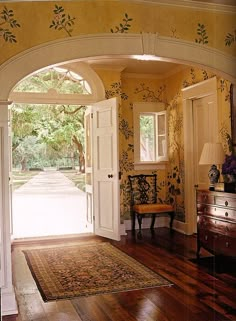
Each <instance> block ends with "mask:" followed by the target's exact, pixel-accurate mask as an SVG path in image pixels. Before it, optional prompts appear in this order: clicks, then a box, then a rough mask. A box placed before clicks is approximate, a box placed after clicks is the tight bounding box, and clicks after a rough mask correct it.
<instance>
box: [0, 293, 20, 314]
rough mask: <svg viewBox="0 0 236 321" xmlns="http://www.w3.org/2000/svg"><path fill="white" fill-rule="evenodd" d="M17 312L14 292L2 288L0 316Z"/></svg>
mask: <svg viewBox="0 0 236 321" xmlns="http://www.w3.org/2000/svg"><path fill="white" fill-rule="evenodd" d="M14 314H18V308H17V303H16V297H15V292H14V290H13V289H12V291H9V289H4V288H2V316H4V315H14Z"/></svg>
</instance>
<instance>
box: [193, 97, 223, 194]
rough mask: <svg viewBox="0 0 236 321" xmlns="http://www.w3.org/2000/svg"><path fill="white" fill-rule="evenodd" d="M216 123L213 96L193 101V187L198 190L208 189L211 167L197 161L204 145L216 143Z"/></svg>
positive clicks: (214, 98)
mask: <svg viewBox="0 0 236 321" xmlns="http://www.w3.org/2000/svg"><path fill="white" fill-rule="evenodd" d="M217 123H218V117H217V100H216V95H215V94H212V95H209V96H206V97H203V98H199V99H196V100H194V101H193V129H194V135H193V137H194V176H195V185H196V187H197V188H198V189H208V188H209V184H210V183H209V178H208V172H209V169H210V167H211V165H199V160H200V157H201V153H202V149H203V146H204V144H205V143H206V142H210V143H213V142H217V141H218V126H217ZM212 165H213V164H212Z"/></svg>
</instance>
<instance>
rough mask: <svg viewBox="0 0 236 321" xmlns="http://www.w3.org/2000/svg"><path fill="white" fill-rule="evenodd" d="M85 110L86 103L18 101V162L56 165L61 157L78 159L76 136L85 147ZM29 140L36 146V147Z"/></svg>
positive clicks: (15, 147)
mask: <svg viewBox="0 0 236 321" xmlns="http://www.w3.org/2000/svg"><path fill="white" fill-rule="evenodd" d="M84 110H85V107H80V108H78V106H66V107H65V106H64V107H63V106H61V105H20V104H17V105H15V106H14V107H13V108H12V130H13V133H14V134H13V163H14V166H19V164H20V163H21V161H22V159H24V161H25V162H26V165H27V167H30V166H33V167H43V166H55V165H57V164H58V163H59V159H70V161H71V160H72V158H77V159H78V156H79V151H78V148H77V146H76V145H75V144H74V138H75V137H76V138H77V140H78V141H79V142H80V143H81V146H82V147H83V149H84V125H83V119H84ZM70 113H72V114H70ZM28 144H30V146H33V148H32V150H31V149H30V147H29V146H28ZM77 163H78V161H77ZM61 165H68V164H67V162H64V164H61Z"/></svg>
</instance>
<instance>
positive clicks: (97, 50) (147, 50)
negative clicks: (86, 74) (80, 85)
mask: <svg viewBox="0 0 236 321" xmlns="http://www.w3.org/2000/svg"><path fill="white" fill-rule="evenodd" d="M143 54H148V55H154V56H158V57H162V58H161V59H163V61H170V62H178V63H183V64H188V65H195V66H200V67H203V68H207V69H210V70H212V71H214V72H216V73H217V74H219V75H221V76H222V77H224V78H226V79H228V80H229V81H231V82H233V83H236V61H235V58H233V57H231V56H228V55H226V54H224V53H222V52H219V51H218V50H215V49H212V48H208V47H203V46H199V45H198V44H195V43H192V42H188V41H183V40H180V39H176V38H168V37H160V36H158V35H156V34H133V35H132V34H100V35H87V36H79V37H73V38H67V39H63V40H58V41H54V42H50V43H46V44H43V45H39V46H37V47H34V48H31V49H29V50H27V51H25V52H23V53H20V54H19V55H17V56H15V57H12V58H11V59H9V60H8V61H6V62H5V63H4V64H2V65H1V66H0V88H1V92H0V105H1V108H0V136H1V142H2V144H1V151H0V158H1V170H0V179H1V182H0V190H1V195H3V199H2V202H1V203H2V206H1V208H0V211H1V213H2V217H1V220H2V222H1V223H2V224H1V225H2V229H3V233H2V234H3V238H2V249H3V251H2V260H1V263H2V265H1V273H2V284H1V285H2V294H3V306H4V310H5V311H4V313H6V314H14V313H16V311H17V306H16V301H15V295H14V290H13V286H12V276H11V274H12V271H11V248H10V246H11V239H10V218H9V202H8V200H9V191H8V172H9V168H8V164H9V163H8V105H9V104H10V101H9V99H10V98H9V97H10V93H11V90H12V89H13V88H14V86H15V85H16V84H17V83H18V82H19V81H20V80H21V79H23V78H24V77H26V76H28V75H30V74H32V73H34V72H35V71H37V70H40V69H44V68H46V67H48V66H51V65H58V64H64V63H66V62H68V61H70V62H73V61H77V60H80V61H83V60H86V59H87V58H88V57H96V56H99V57H106V56H110V55H118V56H129V57H132V55H143ZM94 76H95V75H94ZM96 77H97V76H95V78H96ZM95 78H94V79H95ZM95 82H96V84H94V94H95V96H94V99H95V100H96V101H98V100H102V99H104V90H103V89H102V86H101V85H102V84H101V81H100V80H99V78H98V77H97V78H96V80H95ZM186 218H187V220H188V217H186Z"/></svg>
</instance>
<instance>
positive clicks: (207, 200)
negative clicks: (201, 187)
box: [196, 192, 215, 204]
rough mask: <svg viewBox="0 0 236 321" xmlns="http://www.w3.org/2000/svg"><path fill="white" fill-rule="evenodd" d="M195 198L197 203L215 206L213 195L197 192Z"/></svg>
mask: <svg viewBox="0 0 236 321" xmlns="http://www.w3.org/2000/svg"><path fill="white" fill-rule="evenodd" d="M196 197H197V203H203V204H215V197H214V195H213V194H208V193H204V192H197V195H196Z"/></svg>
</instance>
